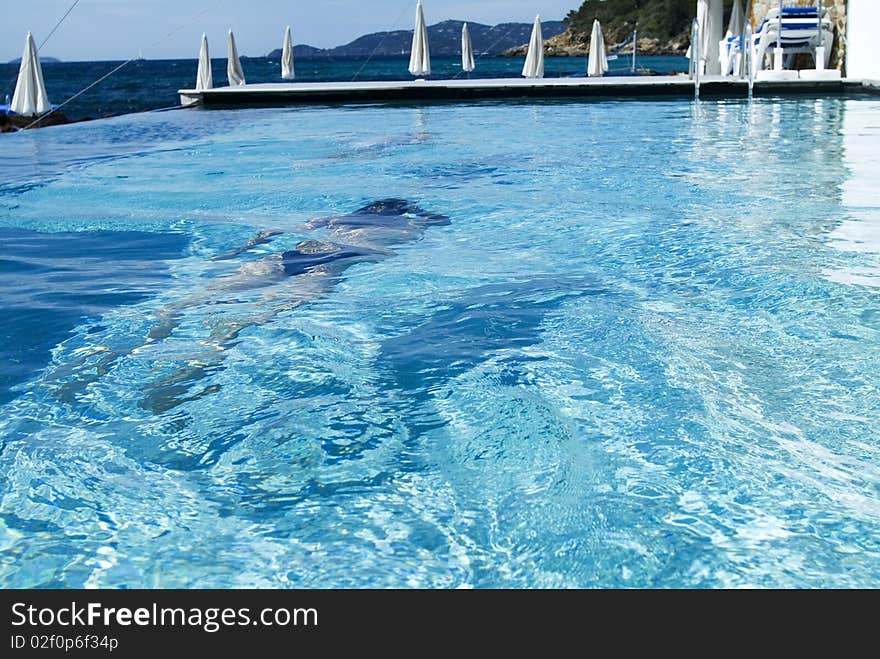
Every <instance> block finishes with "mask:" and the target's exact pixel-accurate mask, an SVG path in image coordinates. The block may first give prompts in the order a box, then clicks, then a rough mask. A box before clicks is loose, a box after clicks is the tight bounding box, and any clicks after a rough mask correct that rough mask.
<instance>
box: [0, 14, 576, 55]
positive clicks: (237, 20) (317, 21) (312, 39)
mask: <svg viewBox="0 0 880 659" xmlns="http://www.w3.org/2000/svg"><path fill="white" fill-rule="evenodd" d="M73 2H74V0H21V1H14V2H13V1H11V0H3V4H4V5H6V6H5V7H4V8H3V10H2V21H0V62H5V61H8V60H11V59H13V58H16V57H21V53H22V50H23V48H24V37H25V34H26V33H27V31H28V30H30V31H31V32H33V33H34V39H35V40H36V42H37V45H39V44H40V43H42V41H43V39H44V38H45V37H46V35H48V33H49V32H50V30H51V29H52V27H53V26H54V25H55V24H56V23H57V22H58V20H59V19H60V18H61V16H63V15H64V12H65V11H67V9H68V8H69V7H70V6H71V5H72V4H73ZM423 3H424V11H425V20H426V21H427V22H428V24H429V25H432V24H434V23H438V22H440V21H442V20H446V19H458V20H467V21H473V22H478V23H486V24H490V25H494V24H496V23H504V22H512V21H516V22H524V23H530V22H531V21H532V20H534V17H535V14H541V17H542V18H543V19H546V20H559V19H561V18H563V17H564V16H565V15H566V14H567V13H568V11H569V10H571V9H573V8H575V7H576V6H580V4H581V3H580V0H470V1H462V0H423ZM415 6H416V0H317V1H316V0H312V1H302V0H299V1H298V0H80V2H79V4H78V5H77V6H76V8H75V9H74V10H73V11H72V12H71V13H70V15H69V16H68V17H67V19H66V20H65V21H64V23H63V24H62V25H61V27H60V28H58V31H57V32H55V34H54V35H53V36H52V37H51V39H50V40H49V42H48V43H47V44H46V45H45V47H44V48H43V50H42V51H41V53H42V54H43V55H44V56H49V57H57V58H59V59H62V60H65V61H78V60H124V59H128V58H130V57H134V56H137V55H138V54H139V52H140V51H143V56H144V57H146V58H147V59H168V58H178V57H179V58H196V57H197V56H198V48H199V39H200V38H201V35H202V32H205V33H207V35H208V40H209V41H210V42H211V43H212V44H213V49H214V52H215V53H217V52H219V53H222V52H225V45H224V44H225V38H226V31H227V30H228V29H229V28H230V27H231V28H233V30H234V31H235V38H236V42H237V44H238V49H239V52H240V53H241V54H242V55H251V56H259V55H265V54H266V53H268V52H269V51H271V50H273V49H275V48H280V47H281V41H282V37H283V32H284V26H286V25H291V26H292V29H293V36H294V43H297V44H299V43H307V44H309V45H312V46H319V47H322V48H327V47H331V46H338V45H341V44H345V43H348V42H349V41H352V40H353V39H355V38H357V37H359V36H361V35H362V34H368V33H370V32H378V31H382V30H390V29H412V24H413V22H414V17H415Z"/></svg>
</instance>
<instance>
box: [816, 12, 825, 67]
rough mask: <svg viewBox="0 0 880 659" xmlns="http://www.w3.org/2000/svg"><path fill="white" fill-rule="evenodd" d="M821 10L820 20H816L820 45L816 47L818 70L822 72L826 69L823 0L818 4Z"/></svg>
mask: <svg viewBox="0 0 880 659" xmlns="http://www.w3.org/2000/svg"><path fill="white" fill-rule="evenodd" d="M816 4H818V5H819V6H818V9H819V18H818V19H816V24H817V25H818V26H819V45H817V46H816V70H817V71H822V70H823V69H824V68H825V23H824V20H823V19H824V13H825V12H824V11H823V7H822V0H819V2H818V3H816Z"/></svg>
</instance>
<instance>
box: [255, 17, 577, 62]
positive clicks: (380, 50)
mask: <svg viewBox="0 0 880 659" xmlns="http://www.w3.org/2000/svg"><path fill="white" fill-rule="evenodd" d="M463 24H464V21H443V22H442V23H437V24H436V25H431V26H429V27H428V41H429V42H430V44H431V54H432V55H452V56H454V55H458V54H460V53H461V26H462V25H463ZM468 27H469V28H470V32H471V40H472V41H473V44H474V53H476V54H487V55H499V54H500V53H502V52H504V51H505V50H508V49H510V48H513V47H515V46H519V45H520V44H524V43H527V42H528V40H529V37H530V36H531V34H532V24H531V23H501V24H499V25H494V26H493V25H483V24H481V23H470V22H468ZM542 28H543V32H544V38H545V39H549V38H550V37H554V36H556V35H557V34H560V33H562V32H564V31H565V28H566V26H565V24H564V23H563V22H562V21H546V22H544V23H542ZM412 35H413V31H412V30H396V31H394V32H376V33H374V34H367V35H364V36H362V37H359V38H357V39H355V40H354V41H352V42H351V43H349V44H346V45H344V46H337V47H336V48H314V47H312V46H306V45H298V46H294V48H293V54H294V57H301V58H309V57H369V56H370V55H375V56H379V57H381V56H388V55H407V54H409V50H410V47H411V46H412ZM268 58H269V59H280V58H281V49H280V48H279V49H278V50H273V51H272V52H271V53H269V55H268Z"/></svg>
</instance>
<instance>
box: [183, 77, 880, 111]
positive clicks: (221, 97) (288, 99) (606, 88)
mask: <svg viewBox="0 0 880 659" xmlns="http://www.w3.org/2000/svg"><path fill="white" fill-rule="evenodd" d="M792 73H794V72H792ZM821 73H825V72H821ZM829 73H830V72H829ZM835 73H836V72H835ZM877 90H878V88H877V86H876V83H874V84H873V85H872V84H871V83H869V82H864V83H863V81H862V80H851V79H841V78H839V77H837V78H827V77H825V76H818V77H796V78H795V79H788V78H786V79H759V80H756V81H755V83H754V93H755V95H758V96H760V95H780V94H793V95H803V96H810V95H828V94H848V93H877ZM179 94H180V101H181V105H203V106H205V107H254V106H262V105H299V104H312V103H317V104H326V103H372V102H395V101H396V102H412V101H472V100H488V99H502V98H504V99H516V98H583V97H599V98H646V97H675V96H677V97H693V96H694V81H693V80H690V79H689V78H688V77H687V76H684V75H675V76H625V77H623V76H621V77H606V78H541V79H526V78H500V79H455V80H408V81H382V82H318V83H315V82H292V83H265V84H252V85H242V86H239V87H218V88H215V89H209V90H205V91H196V90H194V89H182V90H180V92H179ZM700 95H701V97H713V98H724V97H730V98H738V97H744V96H747V95H748V82H747V81H746V80H740V79H737V78H724V77H721V76H704V77H703V79H702V80H701V81H700Z"/></svg>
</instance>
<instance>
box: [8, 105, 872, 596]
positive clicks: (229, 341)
mask: <svg viewBox="0 0 880 659" xmlns="http://www.w3.org/2000/svg"><path fill="white" fill-rule="evenodd" d="M878 147H880V102H877V101H871V100H846V99H819V100H812V99H811V100H785V101H778V100H759V101H755V102H754V103H752V104H748V103H746V102H735V103H714V102H712V103H709V102H703V103H701V104H693V103H688V102H683V101H671V102H659V101H658V102H644V103H642V102H621V103H614V102H597V103H588V104H574V103H572V104H513V105H500V104H498V105H493V104H486V105H470V106H451V105H448V106H433V107H425V108H415V107H400V106H396V107H387V106H375V107H353V108H344V107H341V108H314V109H302V108H299V109H290V110H277V109H273V110H253V111H246V110H242V111H234V112H220V111H214V112H200V111H188V112H186V111H184V112H172V113H164V114H151V115H135V116H127V117H120V118H117V119H112V120H107V121H102V122H95V123H91V124H82V125H73V126H66V127H60V128H52V129H45V130H40V131H33V132H28V133H23V134H22V133H20V134H15V135H12V136H3V140H2V141H0V149H2V158H0V181H2V184H0V242H2V246H0V272H3V280H4V286H3V287H2V288H0V337H2V341H3V344H2V346H0V357H2V361H3V362H4V364H5V365H4V366H3V367H0V402H2V407H0V437H2V452H0V474H2V481H0V496H2V499H0V585H2V586H3V587H25V586H42V587H82V586H88V587H91V586H100V587H123V586H124V587H230V586H242V587H250V586H256V587H342V586H352V587H387V586H393V587H579V586H580V587H584V586H585V587H592V586H610V587H719V586H783V587H792V586H797V587H809V586H828V587H830V586H870V587H878V586H880V530H878V529H880V444H878V437H880V194H878V189H877V186H876V181H877V180H878V176H880V148H878ZM382 200H399V201H386V202H385V203H384V204H382V205H378V206H377V205H374V206H373V207H372V210H369V209H368V210H366V211H363V212H360V213H357V212H356V211H358V209H361V208H363V207H365V206H367V205H369V204H374V202H379V201H382ZM328 216H342V218H341V219H336V220H334V221H332V222H330V224H329V226H326V223H323V222H314V220H315V219H316V218H325V217H328ZM266 230H274V231H278V232H281V233H276V234H275V235H272V236H268V237H266V238H265V241H263V240H259V241H254V242H256V243H259V244H256V245H254V246H253V247H252V248H251V249H248V250H245V251H241V252H239V249H240V248H242V247H244V246H245V245H246V244H247V243H248V241H249V240H251V239H252V238H253V237H254V236H255V235H256V234H257V233H258V232H260V231H266ZM304 241H317V242H316V243H305V242H304ZM328 243H335V244H337V245H338V244H343V245H346V246H347V247H330V246H328ZM236 252H238V253H236ZM217 257H225V258H221V259H217Z"/></svg>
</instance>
